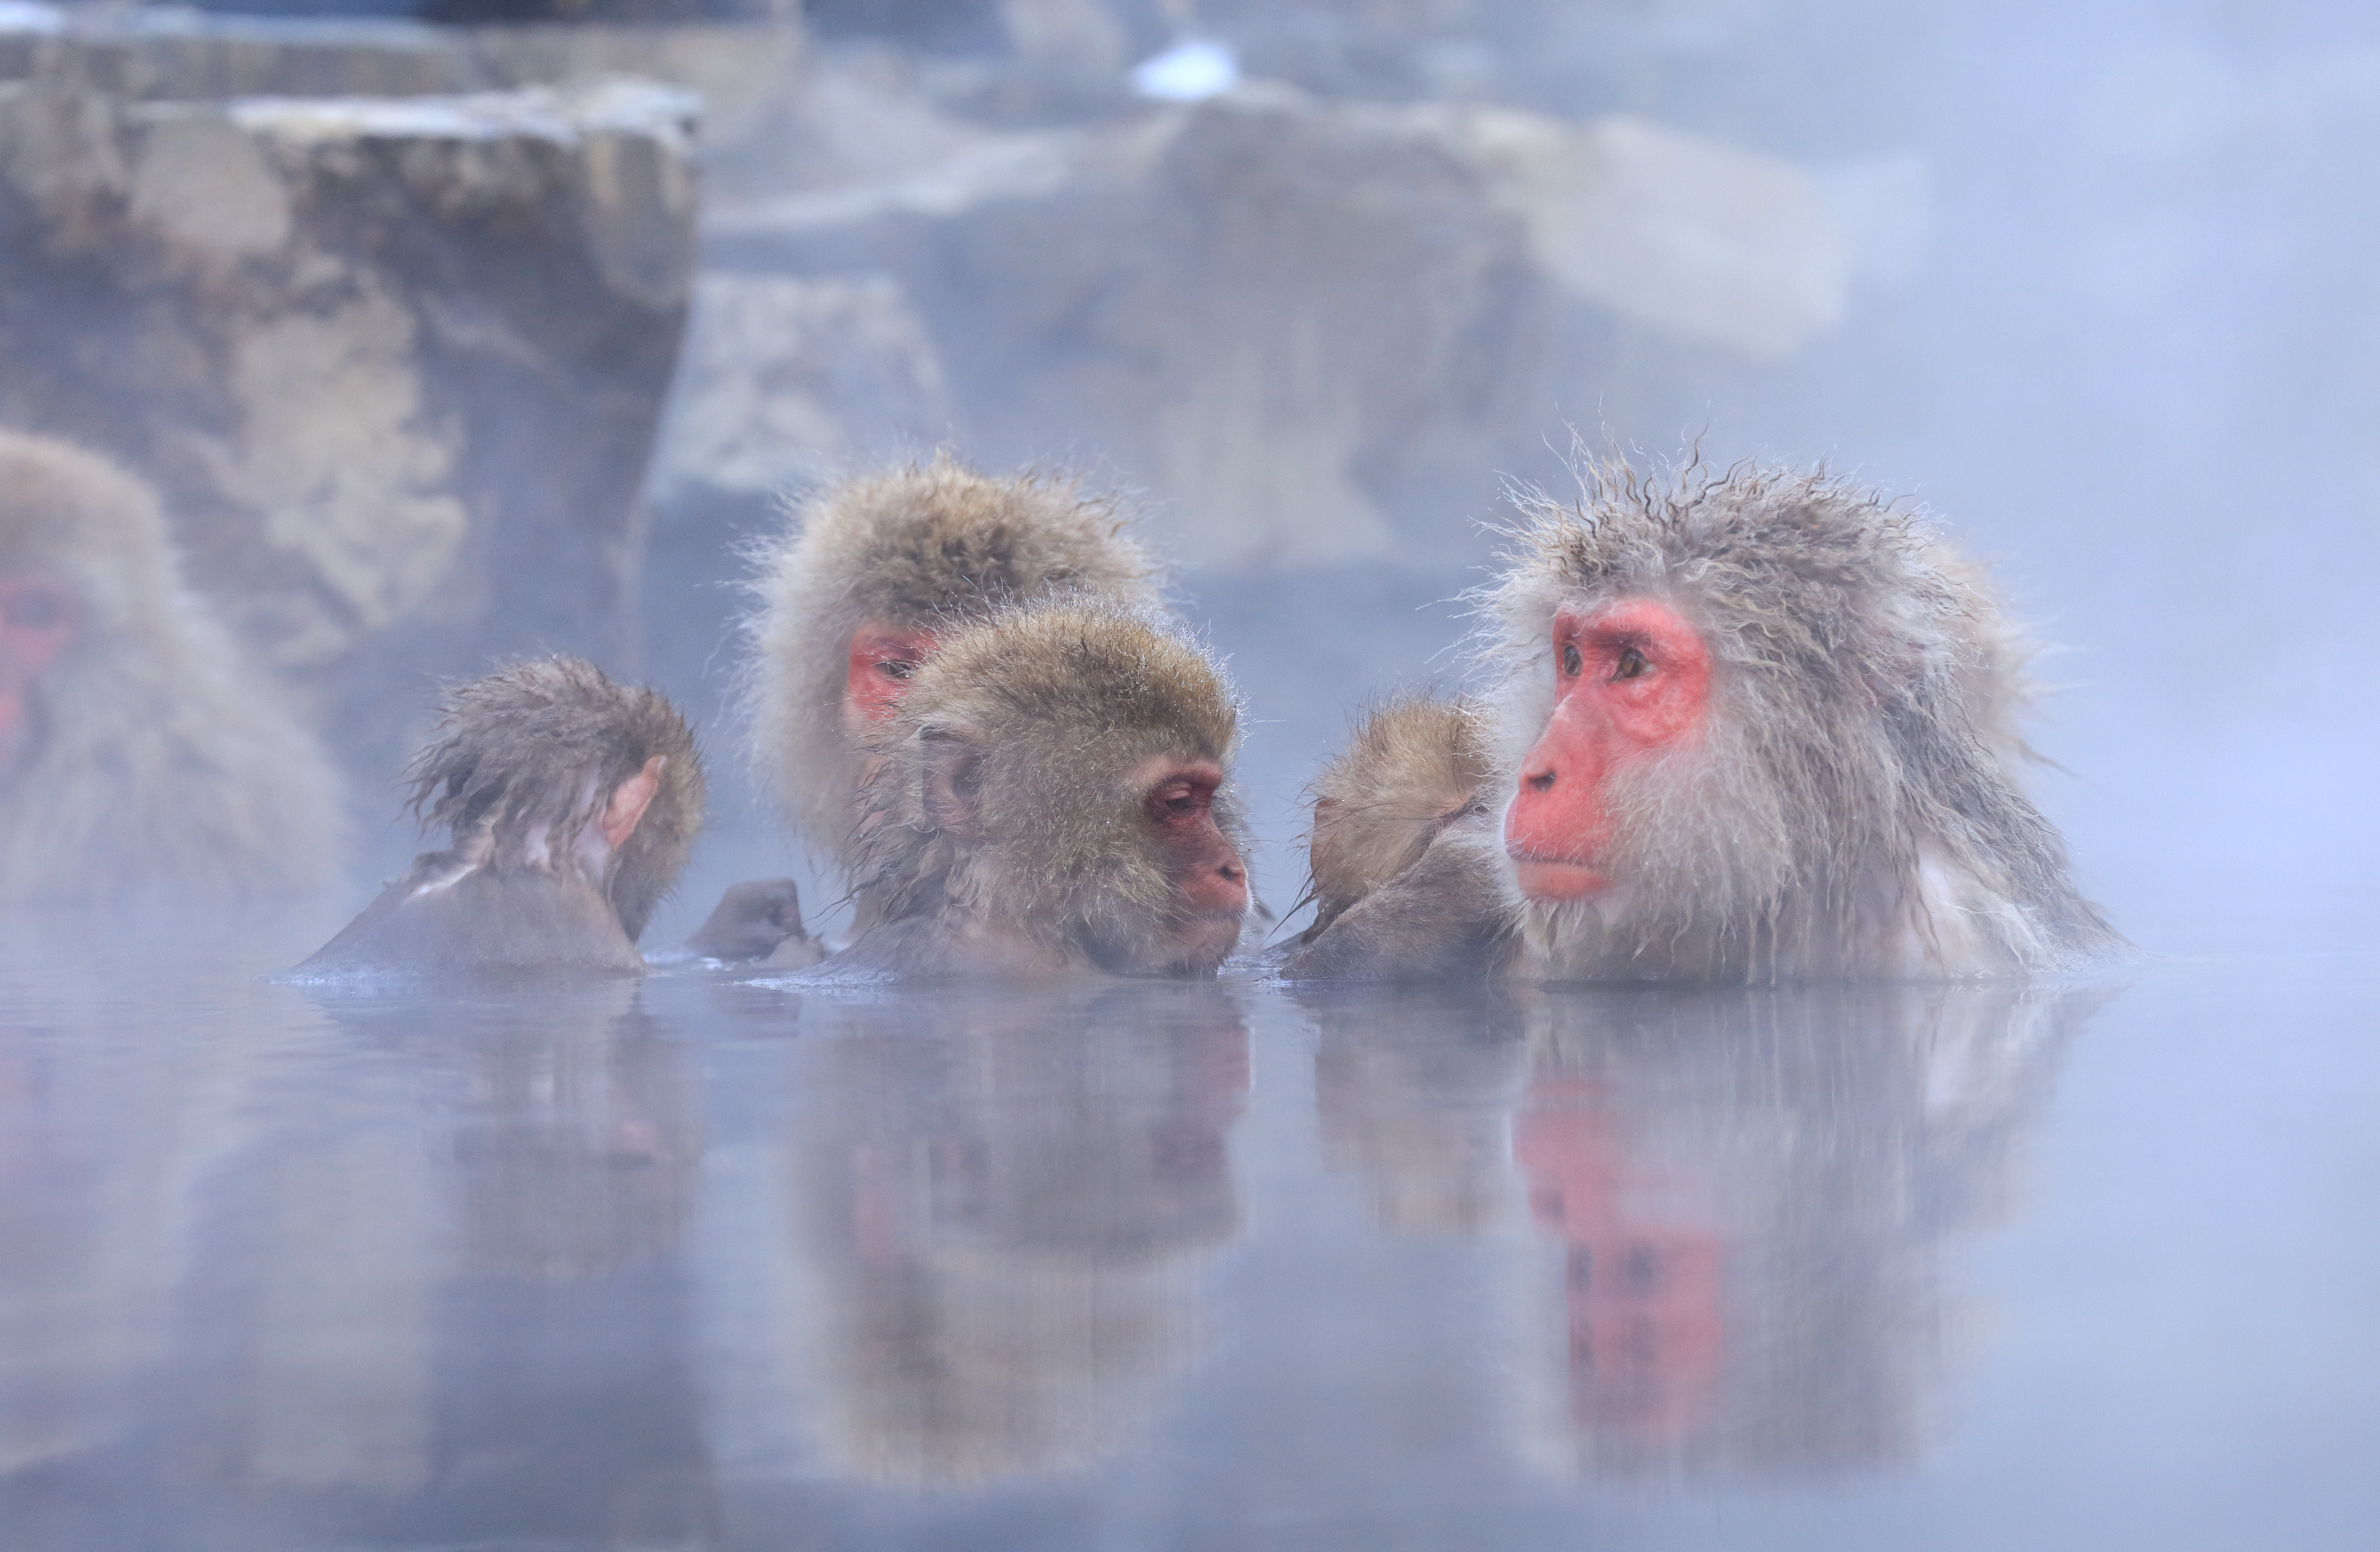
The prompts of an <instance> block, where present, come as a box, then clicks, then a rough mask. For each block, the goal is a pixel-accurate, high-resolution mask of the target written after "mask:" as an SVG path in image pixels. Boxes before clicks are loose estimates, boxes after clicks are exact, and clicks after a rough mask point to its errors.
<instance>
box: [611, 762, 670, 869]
mask: <svg viewBox="0 0 2380 1552" xmlns="http://www.w3.org/2000/svg"><path fill="white" fill-rule="evenodd" d="M668 764H669V759H668V758H667V757H666V756H662V755H655V756H654V757H653V758H650V759H649V760H647V761H646V762H645V768H644V769H643V770H639V771H637V773H636V774H635V775H634V776H631V777H629V778H628V779H627V780H626V781H625V782H621V783H620V784H619V785H618V786H617V787H615V788H613V791H612V801H611V802H609V803H607V804H605V805H604V806H603V815H602V818H599V819H597V820H596V821H595V829H596V831H597V832H598V833H600V834H601V836H602V837H603V844H605V845H607V846H609V847H611V848H612V849H613V851H615V852H616V851H618V850H619V849H620V848H621V847H623V846H625V845H626V844H627V843H628V837H629V836H631V835H634V834H636V833H637V826H638V825H639V824H642V823H643V822H644V818H645V810H646V809H648V808H650V807H651V806H653V796H654V794H657V793H659V792H660V791H661V790H662V767H664V766H666V765H668Z"/></svg>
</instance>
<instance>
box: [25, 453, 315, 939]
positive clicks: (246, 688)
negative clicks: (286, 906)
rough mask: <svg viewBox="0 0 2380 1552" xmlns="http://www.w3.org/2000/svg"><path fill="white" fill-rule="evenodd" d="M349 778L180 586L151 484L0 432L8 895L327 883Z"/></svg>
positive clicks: (289, 889)
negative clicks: (342, 778) (340, 776)
mask: <svg viewBox="0 0 2380 1552" xmlns="http://www.w3.org/2000/svg"><path fill="white" fill-rule="evenodd" d="M339 830H340V798H339V790H338V782H337V779H336V778H335V776H334V774H333V772H332V769H331V766H330V763H329V761H328V760H327V759H326V758H324V757H323V755H322V749H321V747H320V746H318V745H317V744H316V743H315V742H314V740H313V739H312V737H311V736H310V735H309V734H307V733H306V732H305V731H304V730H303V729H302V728H301V727H300V726H299V724H298V722H297V720H296V718H295V717H294V716H293V715H292V714H291V712H290V711H289V709H287V708H286V707H285V706H284V705H283V704H282V702H281V700H280V698H279V697H277V696H276V694H275V693H274V690H273V686H272V685H270V684H269V683H268V682H267V681H266V680H265V679H264V677H263V676H262V675H261V673H258V672H256V671H255V670H254V669H252V668H251V667H250V666H249V664H248V663H247V662H246V661H243V659H242V657H241V655H240V654H239V652H238V651H237V649H236V648H235V646H234V644H233V642H232V639H231V637H230V635H229V633H227V632H226V631H225V629H224V628H223V626H222V624H220V623H218V622H217V621H216V620H215V619H214V617H213V616H212V614H211V613H209V612H208V611H207V610H206V608H205V607H204V606H203V605H202V604H201V603H200V600H199V599H198V598H197V597H196V596H195V595H194V594H193V593H192V592H191V591H190V589H189V588H187V587H186V586H185V585H184V584H183V581H182V578H181V575H180V571H179V568H178V566H177V565H176V559H175V554H174V550H173V546H172V543H171V541H170V540H168V538H167V535H166V527H165V518H164V514H163V513H162V512H161V511H160V510H159V507H158V503H157V498H156V496H155V494H154V493H153V492H152V491H150V490H149V488H148V487H147V486H145V485H143V484H142V483H140V481H139V480H137V479H134V478H132V477H131V476H130V475H128V474H127V473H125V472H124V471H123V470H122V469H119V468H117V467H115V465H113V464H110V463H108V462H107V461H105V460H104V459H102V458H100V457H98V456H97V455H93V454H91V453H87V452H84V451H82V450H80V449H79V448H75V447H70V446H68V445H67V444H66V443H61V442H54V441H50V440H48V439H46V438H42V437H33V436H26V435H22V434H19V433H17V432H13V431H0V901H18V902H25V901H34V900H39V901H44V902H56V901H65V900H76V899H81V900H101V899H112V898H116V897H120V896H122V895H123V894H124V893H126V892H127V891H128V890H130V889H132V888H134V887H136V886H138V887H140V888H141V889H143V890H144V891H145V890H147V889H148V888H150V887H151V886H161V887H163V888H164V889H166V890H167V891H188V890H196V891H200V892H206V893H214V894H237V895H271V894H291V893H304V892H310V891H315V890H319V889H322V888H324V887H327V886H328V885H329V884H330V883H331V882H332V880H333V878H334V873H335V869H336V867H337V861H338V857H337V853H338V849H339V848H338V836H339Z"/></svg>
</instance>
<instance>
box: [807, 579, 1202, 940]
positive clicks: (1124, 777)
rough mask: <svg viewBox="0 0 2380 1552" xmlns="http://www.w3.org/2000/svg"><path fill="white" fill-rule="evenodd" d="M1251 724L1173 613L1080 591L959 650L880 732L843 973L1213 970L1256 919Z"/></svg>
mask: <svg viewBox="0 0 2380 1552" xmlns="http://www.w3.org/2000/svg"><path fill="white" fill-rule="evenodd" d="M1238 717H1239V708H1238V705H1237V703H1236V701H1235V700H1234V699H1233V696H1232V693H1231V690H1230V688H1229V686H1228V685H1226V684H1225V683H1224V681H1223V677H1222V673H1221V671H1220V669H1219V668H1218V667H1217V666H1216V664H1215V662H1214V661H1213V660H1212V659H1210V658H1209V657H1208V656H1207V654H1206V653H1205V652H1203V651H1202V650H1200V649H1198V648H1197V647H1196V645H1195V644H1194V643H1192V642H1190V641H1189V640H1187V639H1186V638H1184V637H1183V636H1181V635H1180V634H1179V632H1178V630H1177V629H1176V627H1175V626H1174V625H1173V624H1172V622H1170V621H1167V620H1164V619H1162V618H1161V617H1159V616H1156V615H1151V614H1147V613H1144V612H1138V611H1134V610H1128V609H1124V608H1122V607H1119V606H1117V605H1115V604H1111V603H1103V602H1100V601H1098V600H1068V601H1062V602H1056V603H1050V604H1044V605H1042V606H1041V607H1039V608H1038V609H1026V610H1019V611H1015V612H1011V613H1008V614H1004V615H1002V616H999V617H997V618H995V619H993V620H992V621H990V623H988V624H982V625H979V626H977V627H976V628H974V629H972V630H968V631H965V632H961V633H959V634H957V635H955V636H953V637H950V638H949V639H948V640H947V641H945V642H944V644H943V646H942V649H941V651H939V652H938V653H936V654H935V655H934V656H933V657H932V658H930V659H929V660H928V661H926V662H925V663H924V664H923V665H922V666H921V667H920V668H919V669H918V671H917V677H916V679H915V680H914V681H913V682H912V683H911V684H910V685H909V686H908V693H907V694H906V695H905V697H903V698H902V700H901V702H900V705H899V708H898V709H897V710H896V711H895V712H894V714H893V716H892V718H891V719H890V720H889V721H886V722H884V723H883V724H882V725H881V726H880V728H879V729H878V730H877V731H876V732H875V733H874V734H871V735H870V737H869V740H868V746H867V749H868V754H869V756H870V758H871V766H872V768H871V771H870V774H869V776H868V782H867V784H866V785H865V786H864V787H863V788H862V789H861V794H860V801H861V803H862V805H863V806H865V809H866V821H865V822H864V823H863V824H861V825H860V826H859V827H858V829H857V831H856V838H855V842H854V850H853V863H854V867H855V872H856V877H857V880H858V883H857V890H856V896H857V905H858V926H859V933H860V935H859V938H858V940H856V942H854V943H853V944H852V946H851V947H850V948H849V949H847V950H845V951H844V953H842V954H841V955H839V956H837V958H836V959H834V960H831V961H829V962H828V964H827V966H826V969H827V970H828V971H830V972H832V971H837V970H840V971H843V972H849V971H852V970H857V971H860V972H863V973H866V974H869V975H877V976H915V975H936V974H944V973H951V972H963V973H967V974H991V975H1001V976H1055V975H1063V974H1067V973H1074V972H1086V971H1093V972H1104V973H1107V974H1110V975H1121V976H1208V975H1212V974H1213V973H1214V972H1215V970H1216V969H1217V968H1218V967H1219V966H1220V965H1221V964H1222V963H1223V961H1224V960H1225V959H1226V958H1228V957H1229V956H1230V954H1231V952H1232V950H1233V947H1234V946H1235V945H1236V944H1237V943H1238V941H1239V937H1240V928H1241V924H1242V922H1243V921H1244V920H1245V917H1246V915H1247V911H1248V883H1247V872H1246V869H1245V866H1244V865H1243V862H1242V858H1243V857H1244V856H1245V852H1246V837H1245V828H1244V823H1243V820H1242V818H1241V815H1240V807H1239V802H1238V799H1237V797H1236V795H1235V794H1234V793H1233V789H1232V786H1231V764H1232V757H1233V749H1234V746H1235V744H1236V742H1237V738H1238Z"/></svg>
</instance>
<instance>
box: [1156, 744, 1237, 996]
mask: <svg viewBox="0 0 2380 1552" xmlns="http://www.w3.org/2000/svg"><path fill="white" fill-rule="evenodd" d="M1134 779H1135V782H1136V783H1138V784H1139V785H1140V788H1141V792H1142V794H1143V795H1142V797H1141V805H1140V808H1141V814H1142V815H1143V817H1144V818H1147V821H1148V824H1149V827H1150V830H1151V831H1152V832H1153V833H1154V835H1155V837H1156V840H1157V846H1158V850H1159V852H1160V855H1162V856H1163V857H1164V860H1165V872H1166V877H1167V878H1168V879H1171V880H1172V884H1173V891H1174V900H1175V902H1176V903H1177V904H1178V906H1179V912H1178V915H1179V920H1180V926H1179V928H1178V930H1177V933H1176V936H1177V937H1178V939H1179V940H1180V941H1181V945H1182V947H1183V948H1184V950H1185V951H1187V952H1189V953H1190V954H1192V955H1193V956H1194V957H1199V958H1204V957H1206V956H1207V955H1208V954H1209V953H1211V954H1212V956H1213V963H1215V964H1220V963H1221V961H1222V959H1223V957H1224V956H1225V955H1227V954H1229V953H1230V952H1232V947H1233V944H1235V943H1236V942H1238V941H1239V936H1240V922H1241V919H1242V918H1243V917H1245V915H1247V910H1248V873H1247V868H1246V867H1245V865H1244V864H1242V862H1241V861H1240V854H1239V849H1238V848H1237V847H1235V846H1233V844H1232V842H1231V838H1230V837H1229V836H1227V835H1225V834H1224V833H1223V831H1222V827H1221V826H1220V825H1218V824H1217V823H1216V822H1215V794H1216V793H1217V792H1219V791H1220V790H1221V788H1222V785H1223V772H1222V770H1221V768H1220V767H1219V766H1217V765H1215V764H1213V763H1212V762H1211V761H1208V760H1179V759H1172V758H1160V759H1158V760H1152V761H1150V762H1149V763H1148V764H1147V765H1146V766H1144V767H1142V768H1141V769H1140V770H1137V771H1135V772H1134Z"/></svg>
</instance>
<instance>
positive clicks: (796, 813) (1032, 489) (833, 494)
mask: <svg viewBox="0 0 2380 1552" xmlns="http://www.w3.org/2000/svg"><path fill="white" fill-rule="evenodd" d="M1124 520H1125V517H1124V513H1123V510H1122V508H1121V507H1120V506H1119V505H1118V503H1116V502H1114V501H1112V500H1111V499H1108V498H1104V497H1088V496H1085V495H1083V494H1082V493H1081V491H1080V490H1079V489H1078V487H1077V486H1076V485H1075V482H1073V481H1072V480H1069V479H1055V478H1043V477H1040V476H1036V475H1031V474H1026V475H1020V476H1015V477H1013V478H1009V479H991V478H990V477H988V476H985V475H981V474H977V473H976V472H974V471H973V470H971V469H968V468H965V467H962V466H960V465H959V464H957V463H955V462H953V461H952V460H951V459H949V458H948V457H938V458H936V459H935V460H934V461H933V462H931V463H929V464H925V465H919V466H912V467H905V468H896V469H892V470H887V471H883V472H880V473H876V474H871V475H868V476H865V477H863V478H860V479H853V480H850V481H848V482H846V483H844V484H842V485H838V486H835V487H833V488H832V489H830V490H827V491H823V492H821V493H820V495H818V496H817V497H816V498H814V499H813V500H811V501H810V502H809V503H808V504H807V506H805V507H804V508H803V509H802V511H801V513H800V515H798V517H797V518H796V519H795V524H794V527H793V528H792V530H791V531H790V532H789V533H788V534H787V535H786V536H785V537H784V538H783V540H780V541H778V542H777V543H775V544H774V545H772V546H771V547H770V548H768V549H767V550H765V551H763V552H762V553H761V555H760V556H759V578H758V580H757V582H756V583H755V590H756V591H757V593H758V594H759V610H758V612H757V613H756V615H755V617H754V619H753V621H752V625H751V630H752V637H753V646H754V649H755V661H754V662H753V665H752V668H751V670H750V679H749V683H748V687H747V698H748V704H749V707H750V712H751V717H752V739H753V751H754V754H755V757H756V758H758V759H759V762H760V764H761V765H762V767H763V768H764V769H765V770H766V771H767V773H768V776H769V779H770V781H771V783H772V784H773V785H774V786H775V787H776V789H777V792H778V794H779V795H780V796H781V798H782V799H783V802H784V805H785V807H786V809H787V811H788V812H789V813H790V814H791V816H792V818H793V819H794V822H795V824H796V825H797V826H798V827H799V828H800V829H802V830H803V831H805V832H807V835H808V837H809V839H810V841H811V842H812V843H814V844H817V845H821V846H824V847H826V848H828V849H829V850H830V851H831V852H832V854H833V855H835V857H836V859H837V860H838V861H841V862H843V863H844V864H845V865H846V866H848V865H849V862H850V860H851V850H852V848H851V839H852V838H851V827H852V822H853V819H854V818H855V817H856V810H855V808H854V806H853V805H854V803H855V801H856V794H857V792H858V790H859V787H860V784H861V783H862V782H864V781H865V780H866V777H867V758H866V756H865V755H864V754H863V753H862V749H861V746H862V745H863V744H864V743H865V742H866V741H867V738H868V734H869V733H870V732H871V731H872V730H874V729H875V728H877V727H878V726H879V725H880V724H881V723H883V722H885V721H889V720H890V719H891V718H892V714H893V710H894V709H895V707H896V706H897V705H898V704H899V702H900V699H901V697H902V696H903V695H904V694H905V692H906V691H907V689H908V687H909V685H910V684H911V682H912V680H913V678H914V676H915V675H916V673H917V667H918V665H919V664H920V663H922V662H924V661H926V659H927V658H928V657H929V656H930V655H931V654H932V653H933V651H934V650H935V649H936V647H937V645H938V644H939V643H940V641H941V638H942V637H944V636H946V635H948V634H949V633H950V632H951V631H952V630H953V629H954V628H956V627H958V626H960V625H963V624H967V623H969V622H971V621H976V620H980V619H982V618H984V617H985V616H986V615H988V614H990V612H993V611H995V610H998V609H1001V608H1004V607H1008V606H1012V605H1017V604H1027V603H1033V602H1037V601H1038V600H1043V599H1047V598H1050V597H1055V596H1059V595H1062V594H1074V593H1087V594H1096V595H1099V596H1100V597H1104V598H1109V599H1112V600H1116V601H1118V602H1121V603H1124V604H1127V605H1131V606H1134V607H1140V608H1147V607H1153V606H1154V605H1155V604H1156V603H1157V594H1158V577H1157V573H1156V567H1155V564H1154V563H1153V562H1152V561H1151V560H1150V559H1149V557H1148V556H1147V554H1145V553H1144V552H1142V550H1141V549H1140V547H1139V546H1138V545H1137V544H1135V543H1134V542H1133V541H1132V540H1129V539H1127V538H1125V537H1124V536H1123V526H1124Z"/></svg>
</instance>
